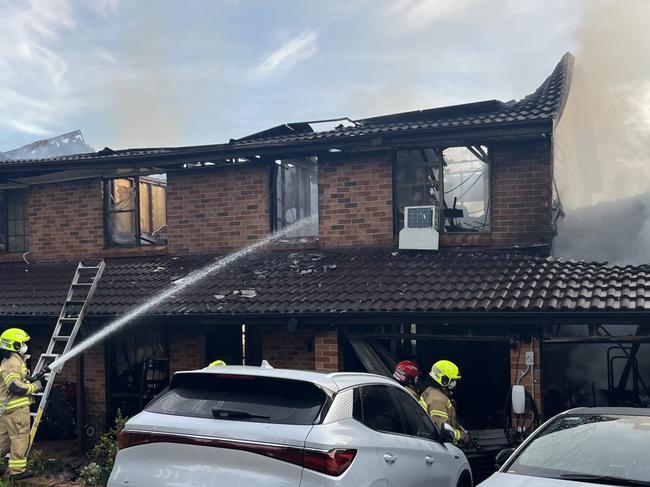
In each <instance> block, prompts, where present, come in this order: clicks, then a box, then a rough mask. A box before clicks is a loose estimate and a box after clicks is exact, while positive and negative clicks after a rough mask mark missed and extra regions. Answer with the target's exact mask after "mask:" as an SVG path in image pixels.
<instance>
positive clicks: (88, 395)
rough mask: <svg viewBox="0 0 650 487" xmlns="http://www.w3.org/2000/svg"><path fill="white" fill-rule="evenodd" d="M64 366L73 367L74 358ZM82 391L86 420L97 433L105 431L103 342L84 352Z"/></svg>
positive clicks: (104, 355) (105, 405) (104, 359)
mask: <svg viewBox="0 0 650 487" xmlns="http://www.w3.org/2000/svg"><path fill="white" fill-rule="evenodd" d="M66 367H68V368H70V369H73V370H74V367H75V359H72V360H70V363H69V364H66ZM84 392H85V398H84V399H85V408H86V421H87V422H88V423H89V424H92V425H94V426H95V428H96V430H97V433H101V432H103V431H106V408H107V404H106V354H105V347H104V345H103V344H101V345H99V346H97V347H95V348H91V349H90V350H87V351H86V352H84Z"/></svg>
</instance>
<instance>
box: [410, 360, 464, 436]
mask: <svg viewBox="0 0 650 487" xmlns="http://www.w3.org/2000/svg"><path fill="white" fill-rule="evenodd" d="M429 376H430V377H431V379H433V382H432V383H431V385H430V386H429V387H427V388H426V389H425V390H424V392H423V393H422V395H421V396H420V404H421V405H422V407H423V408H424V409H425V410H426V411H427V412H428V413H429V415H430V416H431V419H432V420H433V422H434V423H436V424H437V425H438V427H439V428H440V429H442V428H443V425H444V424H445V423H447V424H448V425H450V426H451V427H452V428H454V443H461V442H466V441H468V440H469V435H468V434H467V431H465V429H464V428H463V427H462V426H461V425H460V424H459V423H458V419H457V418H456V406H455V404H454V402H453V401H452V399H451V391H452V390H453V389H454V387H456V381H457V380H458V379H460V378H461V377H460V371H459V370H458V367H457V366H456V364H454V363H453V362H450V361H449V360H439V361H438V362H436V363H435V364H433V367H431V372H430V373H429Z"/></svg>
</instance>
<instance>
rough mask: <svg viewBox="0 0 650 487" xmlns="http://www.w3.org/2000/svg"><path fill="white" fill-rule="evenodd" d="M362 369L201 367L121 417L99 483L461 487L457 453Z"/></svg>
mask: <svg viewBox="0 0 650 487" xmlns="http://www.w3.org/2000/svg"><path fill="white" fill-rule="evenodd" d="M448 439H450V438H449V433H448V432H442V433H441V432H440V431H439V430H438V429H437V428H436V427H435V425H434V424H433V422H432V421H431V420H430V418H429V417H428V415H427V414H426V413H425V412H424V410H423V409H422V408H421V407H420V406H419V405H418V403H417V401H416V400H415V399H414V398H413V397H412V396H411V395H410V394H409V393H408V392H407V391H406V390H405V389H404V388H403V387H401V386H400V385H399V384H397V383H396V382H395V381H393V380H391V379H387V378H385V377H380V376H376V375H371V374H360V373H333V374H324V373H319V372H306V371H297V370H282V369H272V368H263V367H262V368H260V367H232V366H228V367H223V366H218V367H209V368H206V369H203V370H198V371H192V372H179V373H176V374H174V376H173V378H172V380H171V383H170V386H169V388H168V390H166V391H165V392H164V393H162V394H161V395H160V396H159V397H158V398H156V399H155V400H154V401H153V402H152V403H151V404H149V405H148V406H147V408H146V409H145V411H143V412H142V413H140V414H138V415H137V416H135V417H133V418H132V419H131V420H129V421H128V422H127V424H126V427H125V428H124V430H123V431H122V432H121V433H120V435H119V443H120V447H121V449H120V451H119V453H118V455H117V458H116V461H115V467H114V469H113V472H112V474H111V477H110V479H109V482H108V485H109V486H110V487H127V486H128V487H163V486H168V487H172V486H174V487H177V486H178V487H180V486H201V487H203V486H206V487H207V486H223V487H280V486H286V487H289V486H292V487H293V486H295V487H298V486H300V487H316V486H322V487H335V486H336V487H363V486H368V487H370V486H372V487H380V486H381V487H388V486H396V487H397V486H399V487H424V486H437V487H471V486H472V475H471V470H470V466H469V463H468V462H467V459H466V458H465V455H464V454H463V453H462V452H461V451H460V450H459V449H458V448H456V447H455V446H454V445H452V444H451V443H449V442H446V440H448Z"/></svg>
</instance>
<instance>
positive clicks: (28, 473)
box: [11, 470, 34, 480]
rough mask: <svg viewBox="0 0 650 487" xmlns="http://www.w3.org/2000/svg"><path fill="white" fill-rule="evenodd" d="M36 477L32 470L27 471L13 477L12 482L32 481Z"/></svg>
mask: <svg viewBox="0 0 650 487" xmlns="http://www.w3.org/2000/svg"><path fill="white" fill-rule="evenodd" d="M33 476H34V472H32V471H31V470H25V471H24V472H20V473H17V474H15V475H12V476H11V480H24V479H31V478H32V477H33Z"/></svg>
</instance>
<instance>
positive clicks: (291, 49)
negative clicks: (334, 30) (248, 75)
mask: <svg viewBox="0 0 650 487" xmlns="http://www.w3.org/2000/svg"><path fill="white" fill-rule="evenodd" d="M317 40H318V34H316V32H312V31H305V32H302V33H301V34H299V35H298V36H296V37H294V38H293V39H289V40H288V41H286V42H285V43H284V44H282V45H281V46H280V47H279V48H278V49H276V50H275V51H273V52H272V53H271V54H270V55H269V56H268V57H267V58H266V59H265V60H264V61H263V62H262V63H261V64H260V65H259V66H258V67H257V68H256V71H257V73H259V74H269V73H272V72H273V71H276V70H278V69H280V68H288V67H289V66H293V65H294V64H296V63H299V62H301V61H305V60H307V59H309V58H310V57H312V56H313V55H314V54H316V51H317V50H318V46H317Z"/></svg>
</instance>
